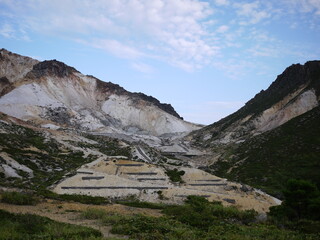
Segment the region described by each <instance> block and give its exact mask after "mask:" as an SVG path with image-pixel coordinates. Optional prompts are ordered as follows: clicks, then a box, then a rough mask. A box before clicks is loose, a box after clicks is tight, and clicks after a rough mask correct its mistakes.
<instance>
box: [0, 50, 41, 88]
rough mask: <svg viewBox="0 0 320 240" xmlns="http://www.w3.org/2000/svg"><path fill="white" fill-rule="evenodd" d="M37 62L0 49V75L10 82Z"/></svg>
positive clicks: (17, 78)
mask: <svg viewBox="0 0 320 240" xmlns="http://www.w3.org/2000/svg"><path fill="white" fill-rule="evenodd" d="M37 63H38V61H37V60H35V59H32V58H29V57H25V56H21V55H18V54H15V53H12V52H10V51H8V50H6V49H4V48H2V49H0V77H5V78H6V79H7V80H8V81H9V82H10V83H12V82H16V81H18V80H20V79H22V78H23V77H24V76H25V75H26V74H27V73H28V72H29V71H30V70H32V67H33V65H35V64H37Z"/></svg>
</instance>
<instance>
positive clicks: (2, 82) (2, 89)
mask: <svg viewBox="0 0 320 240" xmlns="http://www.w3.org/2000/svg"><path fill="white" fill-rule="evenodd" d="M12 89H13V86H12V84H11V83H10V81H9V79H8V78H6V77H0V97H1V96H3V95H5V94H7V93H8V92H10V91H11V90H12Z"/></svg>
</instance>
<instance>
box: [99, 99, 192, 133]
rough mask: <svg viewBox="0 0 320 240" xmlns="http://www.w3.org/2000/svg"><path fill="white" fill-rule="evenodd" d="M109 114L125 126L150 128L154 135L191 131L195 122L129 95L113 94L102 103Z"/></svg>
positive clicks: (103, 108)
mask: <svg viewBox="0 0 320 240" xmlns="http://www.w3.org/2000/svg"><path fill="white" fill-rule="evenodd" d="M102 110H103V111H104V112H105V113H107V114H108V115H110V116H112V117H114V118H116V119H119V120H120V121H121V123H122V125H124V126H132V127H136V128H138V129H142V130H148V131H150V132H151V133H152V134H153V135H161V134H164V133H174V132H190V131H192V130H195V129H197V127H196V126H195V125H194V124H191V123H188V122H185V121H182V120H180V119H178V118H176V117H174V116H172V115H170V114H168V113H166V112H164V111H162V110H160V109H159V108H158V107H156V106H154V105H149V104H146V103H145V104H138V105H137V104H135V103H133V101H132V99H130V98H129V97H128V96H117V95H111V96H110V97H109V99H108V100H107V101H105V102H104V103H103V105H102Z"/></svg>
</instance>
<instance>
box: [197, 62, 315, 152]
mask: <svg viewBox="0 0 320 240" xmlns="http://www.w3.org/2000/svg"><path fill="white" fill-rule="evenodd" d="M319 97H320V61H310V62H307V63H305V64H304V65H300V64H294V65H292V66H290V67H288V68H287V69H286V70H285V71H284V72H283V73H282V74H281V75H279V76H278V77H277V79H276V80H275V81H274V82H273V83H272V84H271V85H270V87H269V88H268V89H267V90H265V91H264V90H262V91H261V92H260V93H258V94H257V95H256V96H255V97H254V98H253V99H251V100H250V101H248V102H247V103H246V104H245V106H244V107H242V108H241V109H239V110H238V111H236V112H235V113H233V114H231V115H229V116H227V117H226V118H223V119H221V120H220V121H218V122H216V123H213V124H211V125H209V126H207V127H204V128H202V129H200V130H199V131H195V132H194V133H193V134H192V135H191V138H192V140H193V143H194V144H195V145H199V146H213V145H216V144H220V143H222V144H224V143H231V142H241V141H245V140H246V139H248V138H249V137H251V136H254V135H257V134H260V133H263V132H266V131H268V130H271V129H274V128H276V127H278V126H281V125H282V124H284V123H285V122H287V121H289V120H290V119H292V118H295V117H297V116H299V115H301V114H303V113H306V112H308V111H310V110H312V109H313V108H315V107H317V106H318V105H319Z"/></svg>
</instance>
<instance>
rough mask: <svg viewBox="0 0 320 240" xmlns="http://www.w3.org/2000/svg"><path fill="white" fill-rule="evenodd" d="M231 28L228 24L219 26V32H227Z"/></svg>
mask: <svg viewBox="0 0 320 240" xmlns="http://www.w3.org/2000/svg"><path fill="white" fill-rule="evenodd" d="M228 30H229V27H228V26H227V25H222V26H220V27H218V29H217V31H216V32H217V33H225V32H227V31H228Z"/></svg>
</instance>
